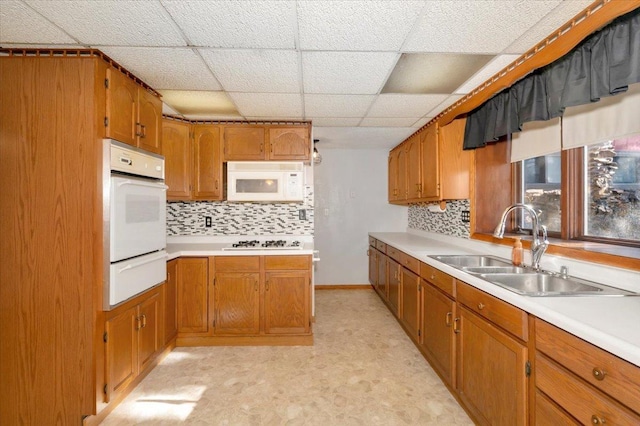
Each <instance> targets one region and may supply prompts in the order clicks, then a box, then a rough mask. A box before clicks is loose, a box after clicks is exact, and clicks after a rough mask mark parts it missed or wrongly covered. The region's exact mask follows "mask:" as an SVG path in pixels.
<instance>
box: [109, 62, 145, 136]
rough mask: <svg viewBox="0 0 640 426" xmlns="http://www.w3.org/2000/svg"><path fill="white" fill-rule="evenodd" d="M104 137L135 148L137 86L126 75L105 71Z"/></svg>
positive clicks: (111, 69) (110, 70)
mask: <svg viewBox="0 0 640 426" xmlns="http://www.w3.org/2000/svg"><path fill="white" fill-rule="evenodd" d="M107 81H108V83H107V117H106V118H107V123H106V137H108V138H111V139H115V140H117V141H120V142H124V143H126V144H129V145H133V146H136V139H137V135H136V122H137V116H138V114H137V103H138V86H137V85H136V83H135V82H134V81H133V80H131V79H130V78H129V77H127V76H126V75H124V74H122V73H121V72H120V71H118V70H115V69H113V68H109V69H107Z"/></svg>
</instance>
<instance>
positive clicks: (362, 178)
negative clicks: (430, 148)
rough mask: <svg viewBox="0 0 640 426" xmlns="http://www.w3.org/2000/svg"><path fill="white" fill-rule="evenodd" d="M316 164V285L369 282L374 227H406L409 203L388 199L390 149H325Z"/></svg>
mask: <svg viewBox="0 0 640 426" xmlns="http://www.w3.org/2000/svg"><path fill="white" fill-rule="evenodd" d="M318 149H319V150H320V153H321V154H322V163H321V164H320V165H316V166H315V169H314V180H315V182H314V192H315V211H314V217H315V240H314V244H315V248H316V250H320V258H321V259H322V260H321V261H320V262H319V263H317V264H316V269H315V284H316V285H323V284H324V285H327V284H368V282H369V278H368V258H367V253H366V252H367V247H368V245H369V240H368V236H367V234H368V233H369V232H384V231H396V232H397V231H399V232H404V231H405V230H406V228H407V207H402V206H394V205H391V204H389V203H388V202H387V157H388V154H389V152H388V150H386V149H325V150H323V149H322V144H318Z"/></svg>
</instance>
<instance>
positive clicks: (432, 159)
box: [420, 124, 440, 200]
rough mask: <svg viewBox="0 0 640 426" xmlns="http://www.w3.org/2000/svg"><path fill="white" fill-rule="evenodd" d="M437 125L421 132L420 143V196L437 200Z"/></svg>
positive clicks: (438, 169) (438, 189)
mask: <svg viewBox="0 0 640 426" xmlns="http://www.w3.org/2000/svg"><path fill="white" fill-rule="evenodd" d="M437 127H438V126H437V125H436V124H434V125H432V126H429V127H427V129H426V130H425V131H424V132H422V134H421V139H420V144H421V149H420V151H421V155H420V159H421V162H422V167H421V169H422V194H421V195H422V198H425V199H430V200H438V199H439V198H440V168H439V164H440V163H439V162H438V128H437Z"/></svg>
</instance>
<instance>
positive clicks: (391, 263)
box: [387, 258, 401, 316]
mask: <svg viewBox="0 0 640 426" xmlns="http://www.w3.org/2000/svg"><path fill="white" fill-rule="evenodd" d="M400 280H401V274H400V264H399V263H398V262H396V261H395V260H393V259H391V258H388V261H387V284H388V292H387V297H388V299H387V302H388V303H389V308H390V309H391V312H393V313H394V315H396V316H398V314H399V312H400Z"/></svg>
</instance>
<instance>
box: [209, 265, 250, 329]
mask: <svg viewBox="0 0 640 426" xmlns="http://www.w3.org/2000/svg"><path fill="white" fill-rule="evenodd" d="M213 288H214V296H213V300H214V322H213V329H214V334H232V335H234V334H235V335H237V334H250V335H251V334H258V333H259V332H260V293H261V292H260V274H259V273H257V272H216V274H215V278H214V282H213Z"/></svg>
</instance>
